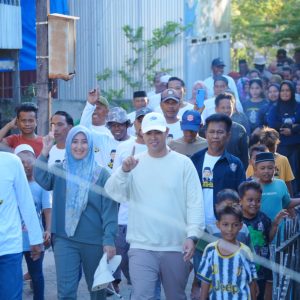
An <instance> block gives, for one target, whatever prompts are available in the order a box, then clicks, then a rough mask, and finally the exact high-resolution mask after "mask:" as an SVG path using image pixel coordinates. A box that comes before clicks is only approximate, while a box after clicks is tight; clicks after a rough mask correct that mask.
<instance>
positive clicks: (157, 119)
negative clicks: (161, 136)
mask: <svg viewBox="0 0 300 300" xmlns="http://www.w3.org/2000/svg"><path fill="white" fill-rule="evenodd" d="M151 130H158V131H161V132H166V130H167V121H166V119H165V117H164V116H163V115H162V114H161V113H157V112H152V113H149V114H147V115H145V117H144V119H143V121H142V132H143V133H147V132H148V131H151Z"/></svg>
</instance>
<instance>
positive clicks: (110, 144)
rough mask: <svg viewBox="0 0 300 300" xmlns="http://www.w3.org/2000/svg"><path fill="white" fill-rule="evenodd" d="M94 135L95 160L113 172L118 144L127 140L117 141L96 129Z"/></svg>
mask: <svg viewBox="0 0 300 300" xmlns="http://www.w3.org/2000/svg"><path fill="white" fill-rule="evenodd" d="M92 136H93V142H94V153H95V161H96V162H97V164H99V165H100V166H102V167H104V168H106V169H107V170H108V171H109V172H111V171H112V168H113V164H114V159H115V154H116V150H117V146H118V145H119V144H120V143H122V142H125V141H117V140H115V139H114V138H112V137H110V136H109V135H107V134H100V133H98V132H95V131H92ZM129 139H134V137H133V136H130V137H129Z"/></svg>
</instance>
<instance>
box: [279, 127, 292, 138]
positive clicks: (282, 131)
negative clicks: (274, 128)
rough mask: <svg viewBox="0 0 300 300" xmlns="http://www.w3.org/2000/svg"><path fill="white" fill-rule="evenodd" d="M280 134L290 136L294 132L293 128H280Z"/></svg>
mask: <svg viewBox="0 0 300 300" xmlns="http://www.w3.org/2000/svg"><path fill="white" fill-rule="evenodd" d="M280 134H282V135H285V136H289V135H291V134H292V130H291V129H290V128H280Z"/></svg>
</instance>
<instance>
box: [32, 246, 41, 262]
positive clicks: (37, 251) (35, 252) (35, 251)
mask: <svg viewBox="0 0 300 300" xmlns="http://www.w3.org/2000/svg"><path fill="white" fill-rule="evenodd" d="M30 252H31V253H30V256H31V258H32V260H38V259H39V258H40V256H41V252H42V245H31V246H30Z"/></svg>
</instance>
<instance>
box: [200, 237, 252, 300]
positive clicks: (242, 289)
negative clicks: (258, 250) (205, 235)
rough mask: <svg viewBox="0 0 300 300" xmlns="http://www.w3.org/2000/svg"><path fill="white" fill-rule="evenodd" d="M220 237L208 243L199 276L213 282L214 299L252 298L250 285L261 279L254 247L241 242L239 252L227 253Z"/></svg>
mask: <svg viewBox="0 0 300 300" xmlns="http://www.w3.org/2000/svg"><path fill="white" fill-rule="evenodd" d="M218 243H219V240H218V241H216V242H213V243H210V244H209V245H207V246H206V248H205V250H204V253H203V256H202V260H201V263H200V265H199V269H198V273H197V277H198V278H199V279H200V280H203V281H205V282H207V283H210V291H209V299H211V300H246V299H251V296H250V287H249V284H250V283H251V282H252V281H253V280H254V279H256V278H257V274H256V269H255V265H254V263H253V257H252V253H251V250H250V249H249V248H248V247H247V246H246V245H244V244H243V243H240V247H239V248H238V250H237V251H236V252H234V253H233V254H231V255H229V256H224V255H222V254H221V253H220V251H219V249H218Z"/></svg>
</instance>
